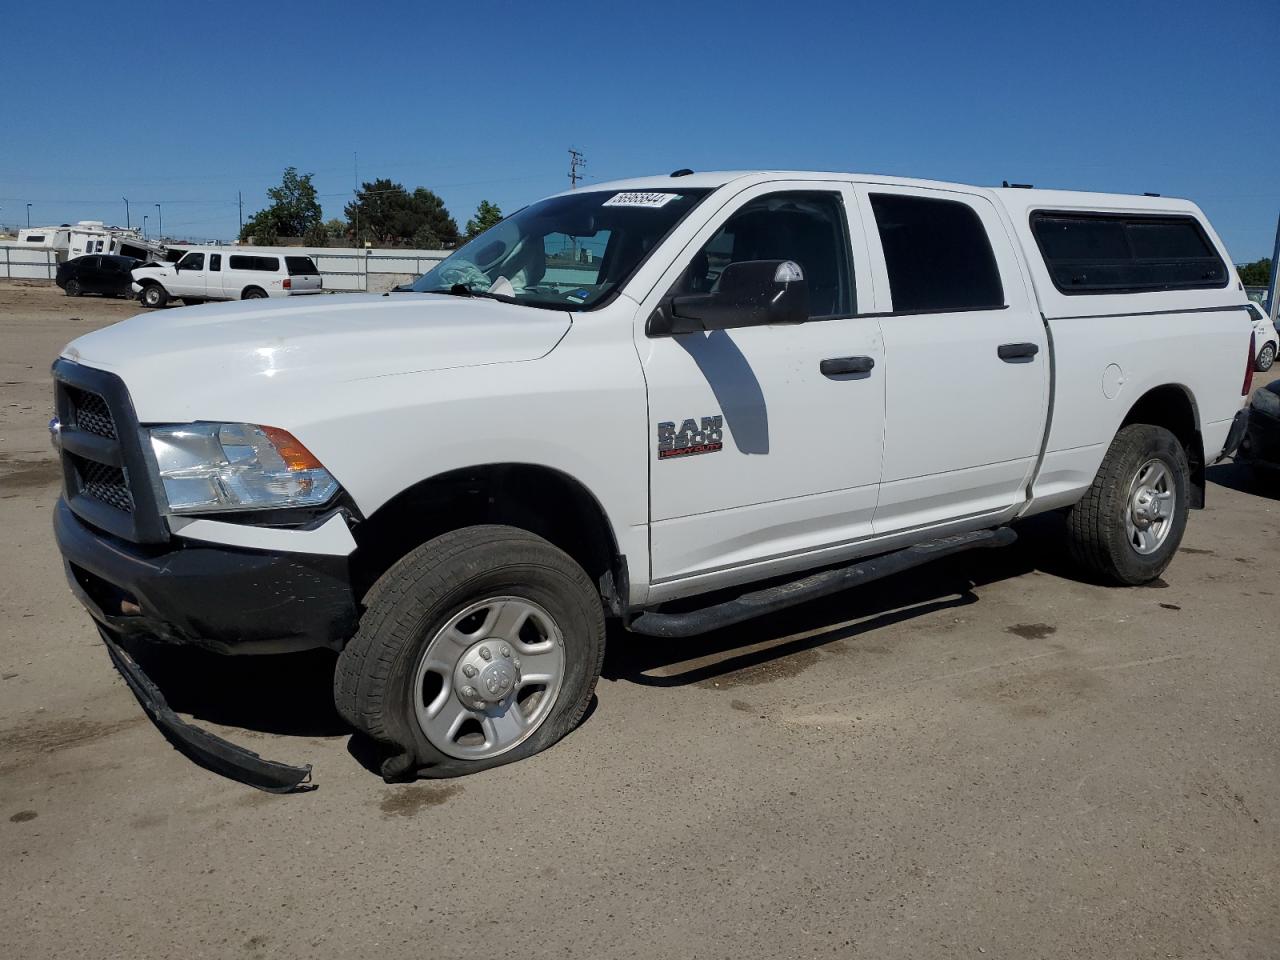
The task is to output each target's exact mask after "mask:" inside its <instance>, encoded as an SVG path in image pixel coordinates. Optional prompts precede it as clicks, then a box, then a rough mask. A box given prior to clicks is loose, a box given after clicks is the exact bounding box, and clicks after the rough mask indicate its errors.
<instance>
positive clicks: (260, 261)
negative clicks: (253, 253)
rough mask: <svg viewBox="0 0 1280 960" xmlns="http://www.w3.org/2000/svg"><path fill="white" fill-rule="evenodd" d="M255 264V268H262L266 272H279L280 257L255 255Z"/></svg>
mask: <svg viewBox="0 0 1280 960" xmlns="http://www.w3.org/2000/svg"><path fill="white" fill-rule="evenodd" d="M253 259H254V261H255V265H254V267H253V269H255V270H262V271H264V272H265V273H278V272H279V270H280V259H279V258H278V257H254V258H253Z"/></svg>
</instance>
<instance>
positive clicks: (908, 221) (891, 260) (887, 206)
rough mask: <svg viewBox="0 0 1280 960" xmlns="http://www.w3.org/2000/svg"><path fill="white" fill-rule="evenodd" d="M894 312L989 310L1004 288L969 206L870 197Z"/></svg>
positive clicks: (878, 195)
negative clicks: (882, 249)
mask: <svg viewBox="0 0 1280 960" xmlns="http://www.w3.org/2000/svg"><path fill="white" fill-rule="evenodd" d="M871 209H872V210H873V211H874V212H875V216H876V227H877V229H878V230H879V231H880V245H881V247H883V248H884V259H885V266H886V267H887V268H888V271H889V291H890V293H891V295H892V296H893V310H894V312H895V313H924V312H948V311H952V310H993V309H999V308H1000V307H1003V306H1004V286H1003V284H1001V282H1000V270H999V268H998V267H997V266H996V258H995V254H994V253H992V251H991V241H990V240H989V239H988V238H987V231H986V228H985V227H983V225H982V220H981V218H980V217H979V216H978V213H977V211H976V210H974V209H973V208H972V207H971V206H969V205H968V204H967V203H960V202H959V201H956V200H935V199H932V198H930V197H915V196H905V195H902V194H895V193H873V194H871Z"/></svg>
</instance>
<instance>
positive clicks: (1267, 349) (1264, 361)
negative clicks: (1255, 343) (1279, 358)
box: [1254, 343, 1276, 372]
mask: <svg viewBox="0 0 1280 960" xmlns="http://www.w3.org/2000/svg"><path fill="white" fill-rule="evenodd" d="M1275 362H1276V345H1275V344H1274V343H1268V344H1265V345H1264V346H1263V348H1262V349H1261V350H1259V351H1258V359H1257V361H1256V362H1255V364H1254V365H1255V366H1256V367H1257V368H1258V370H1259V371H1260V372H1266V371H1267V370H1270V369H1271V365H1272V364H1273V363H1275Z"/></svg>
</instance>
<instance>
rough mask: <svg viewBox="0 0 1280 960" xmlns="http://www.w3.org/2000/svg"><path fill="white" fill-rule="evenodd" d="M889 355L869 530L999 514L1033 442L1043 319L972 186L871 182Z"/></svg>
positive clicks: (867, 195)
mask: <svg viewBox="0 0 1280 960" xmlns="http://www.w3.org/2000/svg"><path fill="white" fill-rule="evenodd" d="M858 193H859V202H860V203H861V205H862V207H863V217H864V219H865V220H866V222H867V223H868V230H867V237H868V243H869V245H870V246H871V248H872V250H871V260H872V270H873V273H874V276H875V279H876V312H877V313H878V314H879V315H880V326H881V330H882V331H883V335H884V349H885V368H886V377H885V390H886V394H885V443H884V469H883V475H882V477H881V483H880V496H879V500H878V502H877V505H876V513H875V519H874V523H873V525H874V528H875V532H876V534H878V535H879V534H886V533H893V532H896V531H903V530H909V529H913V528H920V527H928V526H931V525H935V524H939V523H943V522H946V521H950V520H956V519H960V518H968V517H976V516H980V515H984V514H994V513H999V512H1002V511H1006V510H1008V509H1009V508H1011V507H1013V506H1015V505H1017V504H1020V503H1021V502H1022V501H1023V500H1024V499H1025V496H1026V485H1027V482H1028V480H1029V479H1030V476H1031V471H1032V469H1033V468H1034V465H1035V462H1036V459H1037V458H1038V456H1039V453H1040V447H1041V444H1042V442H1043V437H1044V428H1045V420H1046V417H1047V408H1048V390H1049V373H1048V371H1049V353H1048V341H1047V337H1046V334H1045V329H1044V323H1043V322H1042V320H1041V317H1040V314H1039V310H1038V309H1037V307H1036V305H1035V301H1034V299H1033V297H1032V295H1031V291H1030V287H1029V283H1028V281H1027V279H1026V274H1025V271H1024V270H1023V267H1022V263H1021V261H1020V260H1019V259H1018V257H1017V254H1016V252H1015V249H1014V246H1013V243H1012V240H1011V238H1010V234H1009V231H1008V230H1007V229H1006V228H1005V225H1004V221H1003V219H1002V218H1001V216H1000V214H999V212H998V211H997V209H996V207H995V205H994V204H993V203H992V202H991V201H989V200H987V199H986V198H985V197H983V196H982V195H981V194H968V193H964V192H960V191H949V190H933V189H920V188H910V187H896V186H895V187H890V186H879V185H867V186H863V187H859V190H858Z"/></svg>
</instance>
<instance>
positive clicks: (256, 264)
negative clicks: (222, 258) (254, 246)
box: [227, 255, 280, 273]
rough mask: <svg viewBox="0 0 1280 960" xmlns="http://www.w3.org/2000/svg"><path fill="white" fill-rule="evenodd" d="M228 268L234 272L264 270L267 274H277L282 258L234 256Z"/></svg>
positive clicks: (229, 261)
mask: <svg viewBox="0 0 1280 960" xmlns="http://www.w3.org/2000/svg"><path fill="white" fill-rule="evenodd" d="M227 266H228V267H229V268H230V269H232V270H262V271H264V272H266V273H275V272H276V271H277V270H279V269H280V258H279V257H248V256H244V255H233V256H232V257H231V258H230V259H229V260H228V261H227Z"/></svg>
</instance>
